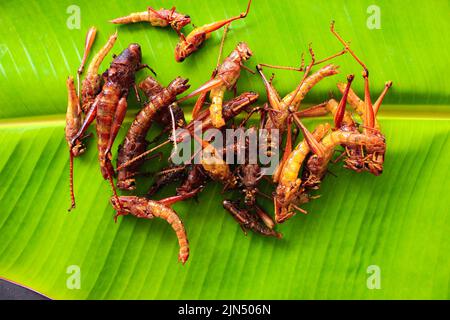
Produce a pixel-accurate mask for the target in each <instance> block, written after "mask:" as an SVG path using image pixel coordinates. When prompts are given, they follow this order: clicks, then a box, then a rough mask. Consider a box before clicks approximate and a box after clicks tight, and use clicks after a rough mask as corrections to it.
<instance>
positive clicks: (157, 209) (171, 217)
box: [111, 196, 189, 264]
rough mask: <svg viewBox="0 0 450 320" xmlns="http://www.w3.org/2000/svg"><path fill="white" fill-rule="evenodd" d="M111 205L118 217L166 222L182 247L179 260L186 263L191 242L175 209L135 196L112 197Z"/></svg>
mask: <svg viewBox="0 0 450 320" xmlns="http://www.w3.org/2000/svg"><path fill="white" fill-rule="evenodd" d="M111 203H112V206H113V207H114V209H115V210H116V211H117V212H118V213H117V214H118V215H127V214H131V215H133V216H135V217H137V218H145V219H153V218H154V217H157V218H161V219H164V220H166V221H167V222H168V223H169V224H170V226H171V227H172V229H173V230H174V231H175V234H176V236H177V238H178V244H179V246H180V249H179V252H178V260H179V261H180V262H181V263H182V264H185V263H186V261H187V259H188V258H189V242H188V239H187V234H186V230H185V228H184V225H183V222H182V221H181V219H180V217H179V216H178V215H177V213H176V212H175V211H174V210H173V209H171V208H169V207H167V206H166V205H165V204H164V203H163V202H160V201H152V200H149V199H146V198H140V197H135V196H120V197H119V198H115V197H112V198H111Z"/></svg>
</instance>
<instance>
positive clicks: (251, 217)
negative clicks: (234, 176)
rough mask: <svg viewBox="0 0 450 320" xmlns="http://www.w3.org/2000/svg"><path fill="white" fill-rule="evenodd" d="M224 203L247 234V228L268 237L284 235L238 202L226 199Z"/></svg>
mask: <svg viewBox="0 0 450 320" xmlns="http://www.w3.org/2000/svg"><path fill="white" fill-rule="evenodd" d="M222 204H223V207H224V209H225V210H227V211H228V212H229V213H230V214H231V215H232V216H233V218H234V219H235V220H236V221H237V222H238V223H239V225H240V226H241V228H242V231H244V233H245V235H247V230H252V231H254V232H256V233H259V234H262V235H264V236H268V237H276V238H281V237H282V235H281V233H279V232H276V231H275V230H273V229H271V228H269V227H268V226H266V225H265V223H264V222H263V221H262V220H261V218H259V216H258V215H255V214H253V213H251V212H250V211H248V210H246V209H241V208H239V206H238V204H237V203H236V202H233V201H231V200H224V201H223V202H222Z"/></svg>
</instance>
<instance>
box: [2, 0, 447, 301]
mask: <svg viewBox="0 0 450 320" xmlns="http://www.w3.org/2000/svg"><path fill="white" fill-rule="evenodd" d="M253 2H254V3H253V4H252V7H251V10H250V14H249V16H248V17H247V18H246V19H244V20H240V21H236V22H234V23H233V24H232V26H231V28H230V32H229V34H228V36H227V40H226V42H225V47H224V54H225V55H226V54H228V52H229V51H231V50H232V49H233V47H234V46H235V45H236V43H237V42H238V41H246V42H247V43H248V44H249V46H250V47H251V48H252V50H253V52H254V56H253V57H252V59H251V60H250V61H249V63H248V66H249V67H250V68H252V69H253V68H254V66H255V64H256V63H261V62H264V63H270V64H280V65H292V66H296V65H298V64H299V63H300V56H301V53H302V52H305V53H307V50H308V44H309V43H310V42H312V46H313V48H314V50H315V53H316V57H317V58H318V59H320V58H323V57H326V56H328V55H331V54H333V53H336V52H338V51H339V50H341V49H342V45H340V43H338V41H337V40H336V39H335V38H334V37H333V36H332V35H331V33H330V32H329V24H330V21H331V20H335V21H336V28H337V30H339V31H340V33H341V34H342V35H344V37H345V38H346V39H348V40H351V44H352V48H353V49H354V50H355V52H357V53H358V55H359V56H360V58H361V59H363V61H364V62H365V63H366V64H367V65H368V67H369V70H370V79H371V89H372V92H373V97H374V98H375V96H377V95H378V93H379V92H380V91H381V90H382V88H383V85H384V82H385V81H386V80H392V81H393V82H394V87H393V88H392V90H391V92H389V93H388V96H387V97H386V100H385V104H384V105H383V106H382V110H381V115H380V116H379V121H380V123H381V125H382V128H383V132H384V133H385V135H386V139H387V146H388V152H387V155H386V162H385V170H384V172H383V174H382V175H381V176H379V177H375V176H372V175H370V174H365V173H364V174H357V173H355V172H351V171H348V170H345V169H343V168H342V167H341V164H334V165H331V166H330V171H332V173H333V174H334V175H335V176H333V175H332V174H330V175H328V176H327V178H326V179H325V181H324V182H323V184H322V187H321V189H320V192H319V193H320V195H321V197H320V198H319V199H317V200H314V201H312V202H311V203H309V204H307V205H305V209H306V210H307V211H308V212H309V214H308V215H297V216H295V217H293V218H292V219H291V220H289V221H287V222H286V223H284V224H282V225H279V226H277V229H278V230H279V231H280V232H282V233H283V239H271V238H264V237H261V236H258V235H256V234H251V233H250V234H249V235H248V236H245V235H244V234H243V233H242V231H241V230H240V228H239V226H238V225H237V224H236V223H235V221H234V220H233V219H232V217H231V216H229V214H228V213H226V212H225V211H224V210H223V209H222V206H221V202H222V199H223V198H224V197H225V196H227V195H223V194H222V193H221V191H222V187H221V186H220V185H219V184H215V183H211V184H209V185H208V187H207V188H206V189H205V190H204V191H203V192H202V193H201V194H200V196H199V198H198V200H197V201H196V200H189V201H185V202H183V203H178V204H176V205H175V206H174V209H175V210H176V211H177V212H178V213H179V214H180V216H181V217H182V219H183V221H184V223H185V226H186V229H187V232H188V236H189V241H190V246H191V256H190V258H189V260H188V262H187V263H186V265H184V266H183V265H181V264H180V263H178V262H177V252H178V245H177V241H176V238H175V235H174V233H173V231H172V229H171V228H170V227H169V226H168V225H167V223H166V222H165V221H162V220H157V219H155V220H152V221H148V220H146V221H143V220H138V219H135V218H133V217H130V216H126V217H123V218H120V219H119V220H118V222H117V223H114V220H113V219H112V217H113V214H114V212H113V210H112V208H111V206H110V204H109V197H110V196H111V192H110V188H109V186H108V184H107V183H106V182H105V181H103V179H102V178H101V175H100V172H99V170H98V169H99V168H98V162H97V156H96V150H95V149H96V148H95V143H94V139H91V140H90V143H89V144H88V151H87V153H86V154H85V155H84V156H82V157H80V158H79V159H76V161H75V192H76V196H77V208H76V210H74V211H72V212H71V213H67V207H68V206H69V193H68V188H69V187H68V184H69V181H68V174H69V171H68V170H69V168H68V148H67V144H66V142H65V140H64V125H65V124H64V113H65V109H66V99H67V98H66V95H67V93H66V89H65V79H66V78H67V76H68V75H69V74H71V75H75V73H76V70H77V68H78V66H79V63H80V60H81V56H82V52H83V47H84V38H85V34H86V31H87V29H88V28H89V27H90V26H92V25H95V26H97V27H98V29H99V33H98V38H97V40H96V42H95V45H94V50H97V49H98V48H99V47H100V46H101V45H102V44H103V43H104V42H105V40H106V39H107V37H108V36H109V34H111V33H112V32H114V31H115V30H116V29H117V30H118V33H119V38H118V41H117V43H116V46H115V48H114V52H115V53H119V52H120V51H121V50H123V49H124V48H125V47H126V46H127V45H128V43H130V42H137V43H139V44H141V46H142V51H143V60H144V62H145V63H148V64H149V65H150V66H152V68H154V69H155V70H156V72H157V73H158V79H159V80H160V82H161V83H164V84H166V83H168V82H169V81H170V80H171V79H173V78H174V77H176V76H178V75H180V76H184V77H188V78H189V79H190V83H191V85H192V87H193V88H195V87H197V86H199V85H200V84H202V83H203V82H204V81H206V80H207V79H209V76H210V74H211V71H212V69H213V68H214V67H215V64H216V61H217V55H218V51H219V43H220V39H221V36H222V32H221V31H219V32H216V33H214V34H213V35H212V37H211V38H210V39H209V40H207V42H206V43H205V45H204V46H203V48H201V50H199V51H198V52H196V53H195V54H194V55H193V56H191V57H189V58H188V59H187V60H186V61H185V62H184V63H182V64H178V63H176V62H175V60H174V58H173V49H174V46H175V44H176V42H177V35H176V34H175V33H174V32H173V31H172V30H169V29H160V28H154V27H151V26H148V25H146V24H134V25H128V26H119V27H118V26H115V25H111V24H109V23H108V20H110V19H112V18H115V17H118V16H122V15H126V14H128V13H130V12H135V11H143V10H145V8H146V6H148V5H151V6H153V7H155V8H159V7H162V6H163V7H167V8H171V7H172V6H173V5H175V6H176V7H177V10H178V11H180V12H183V13H188V14H190V15H191V17H192V20H193V23H194V24H195V25H197V26H200V25H203V24H205V23H208V22H211V21H217V20H220V19H223V18H225V17H231V16H233V15H237V14H239V13H240V12H242V11H244V10H245V7H246V1H244V0H239V1H238V0H229V1H207V0H189V1H175V0H173V1H151V3H150V2H149V3H147V2H143V1H136V0H133V1H117V0H111V1H107V2H106V1H105V2H103V1H92V0H90V1H87V0H78V1H77V2H76V4H75V5H76V6H77V8H79V12H80V19H81V20H80V28H79V29H77V28H75V29H71V28H69V27H73V21H72V20H70V19H71V16H72V15H73V12H74V11H73V10H75V11H76V10H77V8H75V9H74V7H73V5H74V3H73V1H65V0H63V1H57V2H54V1H33V0H31V1H30V0H29V1H22V0H16V1H11V0H4V1H2V2H1V3H0V26H1V28H0V141H1V142H0V146H1V147H0V150H1V156H0V208H1V209H0V277H4V278H6V279H10V280H13V281H15V282H19V283H21V284H23V285H26V286H29V287H31V288H33V289H35V290H37V291H39V292H42V293H43V294H46V295H48V296H49V297H51V298H56V299H105V298H106V299H121V298H127V299H197V298H198V299H216V298H221V299H258V298H261V299H338V298H345V299H420V298H423V299H432V298H434V299H449V298H450V293H449V288H450V286H449V279H450V254H449V252H450V238H449V236H448V235H449V233H450V200H449V197H448V190H449V186H450V184H449V180H450V170H449V161H450V109H449V108H450V105H449V96H450V93H449V90H448V89H449V87H450V83H449V80H448V74H449V72H450V70H449V64H448V61H449V60H450V52H449V47H448V44H449V43H450V35H449V33H448V32H447V31H448V30H449V28H450V15H449V12H450V10H449V9H450V4H449V2H448V1H444V0H443V1H434V2H433V3H431V2H423V1H418V0H417V1H408V2H403V1H377V3H376V6H377V7H378V8H379V17H380V26H379V27H380V29H371V28H369V27H368V22H367V20H368V19H370V17H371V16H372V15H373V14H374V13H373V11H372V10H373V6H372V5H373V2H374V1H343V0H342V1H341V0H336V1H294V0H289V1H273V0H272V1H270V0H254V1H253ZM371 6H372V7H371ZM68 19H69V20H70V21H69V23H68ZM369 26H370V23H369ZM189 28H191V27H186V29H187V30H189ZM305 57H306V58H307V61H308V59H309V57H308V56H307V55H306V54H305ZM110 61H111V57H108V58H107V59H106V61H105V62H104V64H103V65H102V69H103V70H104V69H106V68H107V65H108V63H109V62H110ZM335 63H336V64H338V65H340V66H341V68H340V70H341V73H340V74H339V75H337V76H334V77H331V78H329V79H326V80H324V81H323V82H321V83H320V84H319V85H318V86H317V87H316V88H314V90H313V91H312V92H311V93H310V94H309V95H308V96H307V99H306V102H307V103H308V104H312V103H319V102H322V101H324V100H325V99H327V98H328V96H329V94H330V92H332V93H334V95H335V96H339V94H338V91H337V90H336V87H335V83H336V82H337V81H345V77H346V75H347V74H349V73H354V74H356V79H355V81H354V86H353V87H354V89H355V91H356V92H358V93H359V94H360V95H361V96H362V90H363V81H362V77H360V76H359V75H360V72H361V67H360V66H359V65H358V64H357V63H356V62H355V61H354V60H353V59H352V58H351V56H350V55H345V56H342V57H339V58H337V59H336V60H335ZM267 74H269V73H268V71H267ZM145 76H146V71H142V72H140V74H139V75H138V79H142V78H143V77H145ZM301 76H302V74H299V73H297V72H292V71H279V72H276V77H275V79H274V85H275V86H276V88H277V89H278V90H279V92H280V94H281V95H283V94H286V93H288V92H289V91H290V90H292V89H293V88H294V87H295V86H296V84H297V83H298V81H299V80H300V78H301ZM246 90H254V91H258V92H261V93H263V92H264V89H263V86H262V84H261V80H260V78H259V77H258V76H256V75H253V74H251V73H249V72H245V71H243V72H242V76H241V79H240V80H239V82H238V91H239V92H242V91H246ZM264 99H265V94H262V98H261V101H264ZM133 108H134V109H137V108H138V104H137V103H136V102H135V101H133V98H132V97H130V111H129V112H128V115H129V117H128V119H127V122H126V123H125V125H124V128H123V130H122V131H121V133H120V136H119V137H118V139H117V143H118V142H120V141H121V139H122V138H123V135H124V133H125V131H126V128H127V126H128V124H129V119H130V118H132V116H133V114H134V113H135V110H133ZM327 120H330V119H327ZM321 121H324V120H323V119H322V120H305V123H306V124H307V125H308V126H310V127H312V126H313V125H315V124H317V123H319V122H321ZM152 134H153V135H155V134H157V132H156V131H154V132H152ZM114 150H116V148H114ZM162 166H163V163H161V162H158V161H155V160H153V161H151V162H150V163H148V164H147V165H146V168H145V169H146V170H148V171H151V172H154V171H155V170H157V169H158V168H161V167H162ZM140 182H141V183H142V185H143V186H142V190H138V192H144V191H145V187H146V186H148V185H149V184H150V182H151V179H149V178H142V179H141V180H140ZM267 190H268V189H267ZM173 191H174V187H172V188H168V189H167V190H165V191H163V192H162V193H160V194H159V195H158V197H163V196H165V195H169V194H172V193H173ZM262 205H263V206H264V208H265V209H266V210H268V211H269V212H271V211H272V207H271V204H270V202H262ZM73 266H76V267H77V268H78V267H79V272H80V275H81V278H80V284H81V285H80V287H79V288H77V287H75V288H74V287H73V286H71V285H70V281H71V280H70V279H71V276H72V275H73V270H74V269H73ZM374 270H375V271H374ZM374 276H376V277H377V280H379V284H380V286H375V287H373V286H371V284H372V283H373V282H372V280H373V279H374V278H373V277H374Z"/></svg>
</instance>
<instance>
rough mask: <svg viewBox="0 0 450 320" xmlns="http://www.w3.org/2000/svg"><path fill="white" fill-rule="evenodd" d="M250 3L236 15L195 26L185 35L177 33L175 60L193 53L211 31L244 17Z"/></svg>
mask: <svg viewBox="0 0 450 320" xmlns="http://www.w3.org/2000/svg"><path fill="white" fill-rule="evenodd" d="M251 3H252V0H249V2H248V5H247V10H246V11H245V12H243V13H241V14H240V15H238V16H235V17H232V18H229V19H225V20H221V21H217V22H212V23H209V24H206V25H204V26H201V27H198V28H195V29H194V30H192V31H191V32H190V33H189V34H188V35H187V36H184V35H183V34H182V33H179V36H180V41H179V42H178V44H177V46H176V47H175V60H176V61H177V62H182V61H184V60H185V59H186V58H187V57H189V56H190V55H191V54H193V53H194V52H195V51H197V50H198V49H199V48H200V46H201V45H202V44H203V42H205V41H206V39H208V38H209V37H210V36H211V33H212V32H214V31H216V30H218V29H220V28H222V27H223V26H226V25H228V24H229V23H231V22H232V21H235V20H238V19H243V18H245V17H246V16H247V14H248V12H249V10H250V5H251Z"/></svg>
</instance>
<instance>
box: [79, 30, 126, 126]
mask: <svg viewBox="0 0 450 320" xmlns="http://www.w3.org/2000/svg"><path fill="white" fill-rule="evenodd" d="M116 40H117V32H116V33H114V34H113V35H111V36H110V37H109V39H108V41H107V42H106V44H105V45H104V46H103V48H101V49H100V50H99V52H98V53H97V54H96V55H95V56H94V58H92V61H91V63H90V64H89V66H88V69H87V72H86V76H85V78H84V80H83V82H82V85H81V108H82V110H83V113H84V114H86V115H87V117H92V116H93V117H95V114H93V115H88V112H89V110H90V109H91V106H92V104H93V103H94V100H95V97H96V96H97V95H98V94H99V93H100V90H101V85H102V76H101V75H100V74H99V73H98V69H99V68H100V65H101V64H102V62H103V60H104V59H105V57H106V55H107V54H108V53H109V52H110V51H111V49H112V47H113V46H114V43H115V42H116Z"/></svg>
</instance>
